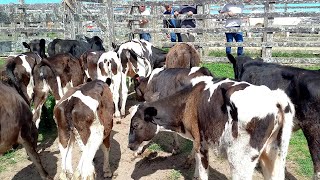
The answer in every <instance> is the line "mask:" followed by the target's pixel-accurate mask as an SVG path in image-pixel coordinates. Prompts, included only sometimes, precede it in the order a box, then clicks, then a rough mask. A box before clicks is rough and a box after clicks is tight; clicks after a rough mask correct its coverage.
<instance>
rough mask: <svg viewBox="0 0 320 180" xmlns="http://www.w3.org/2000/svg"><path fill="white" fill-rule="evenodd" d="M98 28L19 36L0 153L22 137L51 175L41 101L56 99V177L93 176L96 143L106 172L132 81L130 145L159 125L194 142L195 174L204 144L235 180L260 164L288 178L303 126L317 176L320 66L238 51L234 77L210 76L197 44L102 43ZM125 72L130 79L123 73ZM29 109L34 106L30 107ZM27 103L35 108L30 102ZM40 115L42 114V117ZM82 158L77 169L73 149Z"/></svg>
mask: <svg viewBox="0 0 320 180" xmlns="http://www.w3.org/2000/svg"><path fill="white" fill-rule="evenodd" d="M102 44H103V42H102V40H101V39H100V38H99V37H97V36H95V37H93V38H86V42H85V41H77V40H62V39H55V40H53V41H52V42H50V43H49V44H48V46H47V47H48V48H47V55H48V56H47V55H46V53H45V49H46V42H45V40H43V39H41V40H33V41H31V42H30V43H25V42H24V43H23V45H24V46H25V47H26V48H28V49H29V52H25V53H22V54H19V55H16V56H9V57H8V58H7V60H6V64H5V65H4V67H3V68H2V70H1V74H0V76H1V82H0V90H1V92H2V93H1V94H0V102H1V103H0V113H1V118H0V120H1V121H0V137H1V140H0V154H3V153H5V152H6V151H7V150H9V149H10V148H12V146H14V145H15V144H16V143H20V144H22V145H23V146H24V147H25V149H26V151H27V153H28V155H29V156H30V158H31V160H32V162H33V163H34V164H35V166H36V168H37V170H38V172H39V174H40V176H41V178H42V179H52V178H51V176H50V175H49V174H50V172H49V174H48V172H47V171H46V170H45V169H44V168H43V166H42V163H41V160H40V158H39V155H38V153H37V150H36V149H37V137H38V130H37V128H38V127H39V123H40V114H41V108H42V106H43V104H44V103H45V101H46V98H47V97H48V96H49V94H52V95H53V97H54V99H55V100H56V102H57V103H56V105H55V107H54V120H55V122H56V125H57V128H58V138H59V150H60V155H61V158H62V164H61V169H62V171H61V174H60V176H59V177H60V178H61V179H71V178H75V179H94V178H95V169H94V166H93V158H94V156H95V153H96V152H97V150H98V149H99V148H100V147H101V149H102V151H103V153H104V166H103V171H104V177H111V176H112V172H111V170H110V165H109V152H110V148H112V147H110V133H111V131H112V127H113V122H114V120H115V121H116V122H120V120H121V118H122V117H124V116H125V115H126V101H127V97H128V91H129V88H128V87H129V85H128V84H131V83H133V84H134V90H135V94H136V98H137V100H139V101H142V102H141V103H139V104H137V105H135V106H134V108H132V111H131V112H130V117H131V123H130V132H129V138H128V148H130V149H131V150H132V151H134V152H135V154H136V155H137V154H141V153H142V151H143V149H144V146H145V145H147V144H148V143H149V142H150V141H151V140H152V138H153V137H154V136H155V135H156V134H157V133H158V132H159V131H171V132H173V136H174V140H175V143H174V148H173V149H174V152H177V151H178V150H179V142H178V138H177V135H178V134H179V135H180V136H182V137H184V138H187V139H190V140H191V141H193V149H192V152H191V154H190V156H188V158H187V162H188V163H192V162H193V161H194V160H195V163H196V166H195V172H194V177H195V178H198V179H208V178H209V177H208V175H209V173H208V170H209V162H208V161H209V159H208V151H209V148H214V149H215V150H216V152H218V154H219V155H221V156H223V157H225V158H227V159H228V162H229V164H230V169H231V174H232V178H233V179H252V175H253V172H254V169H255V167H256V165H257V164H258V163H259V164H260V166H261V168H262V173H263V176H264V178H265V179H284V178H285V162H286V155H287V151H288V146H289V141H290V137H291V132H292V131H295V130H297V129H299V128H301V129H302V131H303V133H304V135H305V137H306V139H307V141H308V146H309V150H310V154H311V157H312V160H313V165H314V173H315V175H314V179H317V180H319V179H320V111H319V110H320V89H319V83H320V71H319V70H313V71H312V70H304V69H300V68H294V67H289V66H282V65H279V64H271V63H265V62H263V61H262V60H261V59H255V60H253V59H251V58H250V57H247V56H239V57H236V58H234V57H233V56H232V55H228V59H229V61H230V62H231V63H232V64H233V68H234V74H235V79H234V80H232V79H228V78H216V77H215V76H214V75H213V74H212V73H211V72H210V71H209V70H208V69H207V68H204V67H199V64H200V57H199V54H198V53H197V51H196V49H195V48H194V47H193V46H192V45H190V44H187V43H179V44H176V45H175V46H174V47H172V48H171V49H170V50H169V52H168V53H167V52H165V51H163V50H161V49H159V48H156V47H155V46H153V45H152V44H151V43H149V42H147V41H144V40H137V39H133V40H131V41H128V42H125V43H123V44H120V45H116V44H113V49H112V50H109V51H106V50H105V49H104V47H103V45H102ZM128 77H130V78H131V79H130V81H129V82H128V81H127V78H128ZM31 107H32V108H31ZM30 109H32V111H31V110H30ZM43 123H45V122H43ZM75 141H77V143H78V144H79V146H80V148H81V150H82V156H81V159H80V161H79V163H78V166H77V169H76V171H75V172H74V171H73V168H72V148H73V145H74V143H75Z"/></svg>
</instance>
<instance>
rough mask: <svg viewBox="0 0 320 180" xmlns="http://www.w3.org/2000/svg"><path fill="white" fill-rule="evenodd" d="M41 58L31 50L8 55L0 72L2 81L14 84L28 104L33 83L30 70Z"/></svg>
mask: <svg viewBox="0 0 320 180" xmlns="http://www.w3.org/2000/svg"><path fill="white" fill-rule="evenodd" d="M41 60H42V58H41V57H40V56H39V55H38V54H37V53H33V52H26V53H22V54H19V55H17V56H9V57H8V58H7V60H6V64H5V65H4V69H3V70H2V72H1V80H2V82H4V83H5V84H8V85H10V86H14V87H15V88H16V89H17V90H18V92H19V94H20V95H21V96H22V97H23V98H24V99H25V100H26V102H27V103H28V104H29V105H30V104H31V101H32V97H33V88H34V85H35V84H34V78H33V73H32V72H33V69H34V67H35V66H36V65H37V64H39V63H40V62H41Z"/></svg>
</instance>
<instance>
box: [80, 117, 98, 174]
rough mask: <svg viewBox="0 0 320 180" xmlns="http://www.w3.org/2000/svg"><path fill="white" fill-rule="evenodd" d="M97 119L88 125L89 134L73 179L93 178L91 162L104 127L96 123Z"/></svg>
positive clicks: (93, 172)
mask: <svg viewBox="0 0 320 180" xmlns="http://www.w3.org/2000/svg"><path fill="white" fill-rule="evenodd" d="M97 121H98V120H95V122H93V124H92V125H91V127H90V132H91V133H90V136H89V138H88V141H87V144H86V145H85V147H84V149H83V152H82V156H81V158H80V161H79V164H78V167H77V171H76V173H75V174H74V178H75V179H88V180H90V179H92V180H93V179H95V170H94V166H93V164H92V162H93V158H94V156H95V154H96V152H97V150H98V149H99V147H100V145H101V144H102V141H103V133H104V127H103V126H102V125H100V124H99V125H98V123H99V122H97Z"/></svg>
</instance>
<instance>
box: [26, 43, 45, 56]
mask: <svg viewBox="0 0 320 180" xmlns="http://www.w3.org/2000/svg"><path fill="white" fill-rule="evenodd" d="M22 44H23V46H24V47H25V48H27V49H29V51H30V52H35V53H38V54H39V56H40V57H41V58H46V57H47V55H46V40H44V39H40V40H39V39H34V40H32V41H30V42H29V43H26V42H23V43H22Z"/></svg>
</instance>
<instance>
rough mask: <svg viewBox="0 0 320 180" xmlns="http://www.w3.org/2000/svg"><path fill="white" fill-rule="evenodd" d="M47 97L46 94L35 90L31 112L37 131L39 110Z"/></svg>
mask: <svg viewBox="0 0 320 180" xmlns="http://www.w3.org/2000/svg"><path fill="white" fill-rule="evenodd" d="M47 97H48V93H45V92H42V91H39V90H35V93H34V107H33V110H32V114H33V122H35V124H36V127H37V129H38V128H39V124H40V116H41V108H42V106H43V104H44V103H45V101H46V99H47Z"/></svg>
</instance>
